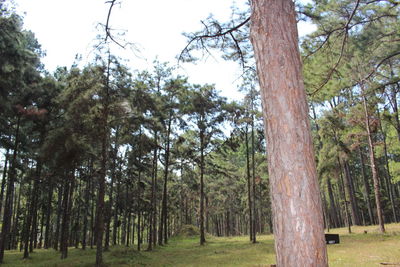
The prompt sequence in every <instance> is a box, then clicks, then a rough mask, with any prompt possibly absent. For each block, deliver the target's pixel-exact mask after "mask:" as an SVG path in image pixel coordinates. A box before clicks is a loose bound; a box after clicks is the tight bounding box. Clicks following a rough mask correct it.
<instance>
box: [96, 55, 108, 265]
mask: <svg viewBox="0 0 400 267" xmlns="http://www.w3.org/2000/svg"><path fill="white" fill-rule="evenodd" d="M110 65H111V55H110V51H108V61H107V69H106V77H105V83H104V85H105V86H104V91H105V92H104V102H103V109H102V118H101V120H102V123H101V126H100V127H101V128H100V133H101V160H100V172H99V177H98V179H99V191H98V195H97V209H96V223H95V227H96V231H95V233H96V266H97V267H98V266H101V265H103V234H104V213H105V212H104V196H105V191H106V174H107V160H108V138H109V129H108V115H109V104H110V103H109V102H110V92H109V86H110V84H109V83H110Z"/></svg>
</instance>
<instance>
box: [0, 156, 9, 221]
mask: <svg viewBox="0 0 400 267" xmlns="http://www.w3.org/2000/svg"><path fill="white" fill-rule="evenodd" d="M9 157H10V149H7V151H6V156H5V159H4V169H3V179H2V180H1V191H0V215H1V211H2V208H3V198H4V189H5V188H6V180H7V166H8V162H9ZM0 217H1V216H0Z"/></svg>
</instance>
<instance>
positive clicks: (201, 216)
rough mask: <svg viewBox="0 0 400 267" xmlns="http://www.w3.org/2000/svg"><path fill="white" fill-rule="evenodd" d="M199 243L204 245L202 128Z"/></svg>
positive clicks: (202, 144)
mask: <svg viewBox="0 0 400 267" xmlns="http://www.w3.org/2000/svg"><path fill="white" fill-rule="evenodd" d="M199 222H200V245H204V243H205V242H206V237H205V233H204V129H202V128H200V218H199Z"/></svg>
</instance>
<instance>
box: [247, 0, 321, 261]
mask: <svg viewBox="0 0 400 267" xmlns="http://www.w3.org/2000/svg"><path fill="white" fill-rule="evenodd" d="M251 5H252V16H251V42H252V44H253V47H254V52H255V58H256V63H257V72H258V78H259V81H260V87H261V94H262V101H263V107H264V110H263V114H264V119H265V122H266V123H265V128H266V129H265V132H266V136H267V144H268V146H269V147H268V149H269V152H268V170H269V175H270V184H271V192H272V201H271V202H272V210H273V214H274V216H273V217H274V218H273V220H274V224H273V225H274V234H275V250H276V257H277V266H279V267H285V266H319V267H322V266H328V262H327V252H326V244H325V238H324V224H323V216H322V206H321V199H320V192H319V187H318V180H317V174H316V167H315V156H314V148H313V143H312V138H311V132H310V122H309V120H308V106H307V101H306V95H305V90H304V84H303V77H302V70H301V67H302V64H301V60H300V54H299V49H298V34H297V26H296V25H297V23H296V13H295V9H294V3H293V1H292V0H281V1H262V0H253V1H252V3H251Z"/></svg>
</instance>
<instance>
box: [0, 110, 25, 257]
mask: <svg viewBox="0 0 400 267" xmlns="http://www.w3.org/2000/svg"><path fill="white" fill-rule="evenodd" d="M20 121H21V116H20V115H18V118H17V128H16V131H15V140H14V148H13V149H14V151H13V156H12V160H11V166H10V170H9V173H8V183H7V191H6V201H5V205H4V215H3V224H2V226H1V235H0V263H2V262H3V258H4V250H5V248H6V247H8V243H9V242H8V241H9V233H10V227H11V215H12V213H13V199H12V195H13V192H14V183H15V180H16V176H17V173H16V172H17V171H16V168H17V155H18V149H19V147H18V145H19V127H20Z"/></svg>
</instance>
